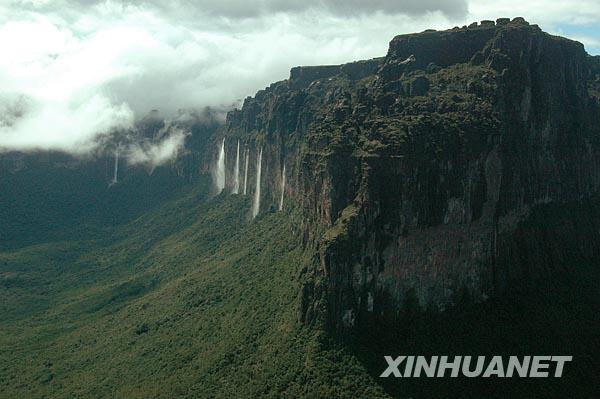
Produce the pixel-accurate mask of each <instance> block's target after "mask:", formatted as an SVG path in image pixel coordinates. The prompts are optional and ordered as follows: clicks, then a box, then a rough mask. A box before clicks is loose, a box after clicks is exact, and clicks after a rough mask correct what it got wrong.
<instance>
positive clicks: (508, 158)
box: [222, 18, 600, 331]
mask: <svg viewBox="0 0 600 399" xmlns="http://www.w3.org/2000/svg"><path fill="white" fill-rule="evenodd" d="M599 76H600V60H599V57H592V56H590V55H588V54H587V53H586V51H585V50H584V48H583V45H582V44H580V43H578V42H575V41H571V40H567V39H564V38H561V37H557V36H552V35H549V34H547V33H544V32H543V31H542V30H541V29H540V28H539V27H538V26H537V25H531V24H529V23H527V22H526V21H525V20H523V19H522V18H515V19H513V20H509V19H506V18H501V19H499V20H498V21H496V22H493V21H483V22H482V23H480V24H472V25H470V26H468V27H463V28H454V29H451V30H447V31H425V32H423V33H418V34H409V35H401V36H397V37H395V38H394V39H393V40H392V41H391V42H390V45H389V51H388V53H387V55H386V56H385V57H382V58H377V59H372V60H368V61H359V62H354V63H350V64H345V65H341V66H323V67H298V68H294V69H292V71H291V76H290V78H289V79H287V80H284V81H281V82H278V83H274V84H272V85H271V86H269V87H268V88H266V89H265V90H261V91H259V92H258V93H257V94H256V96H255V97H253V98H247V99H246V100H245V101H244V104H243V107H242V108H241V110H236V111H233V112H231V113H230V114H229V115H228V117H227V122H226V126H225V128H224V130H223V132H222V133H223V134H224V135H225V136H226V137H231V138H232V139H231V140H228V141H227V143H228V149H227V152H228V153H229V154H233V152H234V151H235V148H234V146H235V145H236V143H237V139H240V140H241V142H242V145H243V146H244V148H245V149H247V150H248V151H247V152H248V153H249V154H250V155H249V156H250V157H251V159H255V157H256V154H257V151H258V149H259V148H261V147H262V148H263V171H262V176H263V177H262V179H263V180H262V187H263V188H262V190H263V200H262V202H261V211H263V212H264V211H267V210H269V209H272V210H274V209H275V208H276V207H277V203H278V198H280V194H281V193H280V187H281V185H280V183H279V182H281V176H280V174H281V171H282V169H283V165H284V163H285V165H286V166H287V173H288V177H287V179H288V183H287V184H286V186H285V189H286V193H285V197H286V199H287V198H289V199H291V200H292V201H295V202H296V203H298V204H299V205H300V206H301V207H302V209H303V212H304V219H303V226H302V230H303V232H304V241H305V244H306V245H307V246H312V247H313V248H314V249H315V257H314V259H315V261H314V264H313V265H312V266H311V267H307V268H306V269H305V270H303V271H302V275H301V276H300V279H301V281H302V288H301V293H300V300H299V302H300V318H301V320H303V321H304V322H306V323H314V322H317V321H323V322H325V323H327V325H328V326H330V327H331V328H333V329H335V330H342V331H343V330H344V329H347V328H352V327H353V326H358V325H360V324H361V323H364V322H367V321H368V320H370V319H371V318H382V319H391V320H395V319H398V318H400V317H402V314H403V312H405V311H407V309H433V310H436V311H443V310H444V309H446V308H447V307H450V306H455V305H457V304H460V303H461V302H462V301H465V300H466V301H470V302H481V301H485V300H486V299H487V298H490V297H492V296H495V295H501V294H503V293H505V292H508V291H510V290H511V289H513V287H517V286H519V285H520V284H521V283H522V282H526V283H527V284H532V285H536V284H541V282H542V281H545V279H552V278H558V277H556V276H558V275H557V274H556V272H557V270H559V271H561V270H562V271H564V270H563V269H565V267H567V263H568V260H569V259H571V260H572V259H579V260H581V261H582V262H585V261H586V259H592V258H594V257H597V256H598V255H599V254H598V251H599V249H598V248H600V237H599V234H600V232H599V228H598V226H599V224H598V212H597V209H598V208H597V207H598V199H597V194H598V188H599V186H600V130H599V129H600V128H599V127H600V111H599V105H598V101H599V97H600V78H599ZM233 138H235V139H233ZM244 153H246V152H244ZM254 164H255V162H253V161H251V162H250V165H251V169H252V165H254ZM230 173H231V172H230ZM254 173H255V171H254V170H250V171H249V175H250V176H252V175H253V174H254ZM249 180H251V178H250V177H249ZM252 181H253V180H252ZM252 190H253V188H252V187H250V188H249V191H252ZM286 201H287V200H286ZM567 272H568V271H567ZM553 276H554V277H553Z"/></svg>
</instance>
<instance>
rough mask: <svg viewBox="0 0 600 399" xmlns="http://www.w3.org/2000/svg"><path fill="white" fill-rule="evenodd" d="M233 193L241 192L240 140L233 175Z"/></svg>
mask: <svg viewBox="0 0 600 399" xmlns="http://www.w3.org/2000/svg"><path fill="white" fill-rule="evenodd" d="M232 193H233V194H239V193H240V141H239V140H238V145H237V152H236V154H235V175H234V177H233V191H232Z"/></svg>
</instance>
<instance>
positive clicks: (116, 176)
mask: <svg viewBox="0 0 600 399" xmlns="http://www.w3.org/2000/svg"><path fill="white" fill-rule="evenodd" d="M118 181H119V146H118V145H117V147H116V148H115V168H114V172H113V178H112V181H111V182H110V184H109V185H108V186H109V187H110V186H113V185H115V184H117V182H118Z"/></svg>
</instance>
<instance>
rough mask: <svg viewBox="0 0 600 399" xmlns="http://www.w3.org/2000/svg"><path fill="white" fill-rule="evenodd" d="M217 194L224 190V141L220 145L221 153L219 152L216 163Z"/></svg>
mask: <svg viewBox="0 0 600 399" xmlns="http://www.w3.org/2000/svg"><path fill="white" fill-rule="evenodd" d="M215 177H216V179H215V180H216V185H217V193H220V192H221V191H223V189H224V188H225V139H223V142H222V143H221V151H219V159H218V161H217V172H216V176H215Z"/></svg>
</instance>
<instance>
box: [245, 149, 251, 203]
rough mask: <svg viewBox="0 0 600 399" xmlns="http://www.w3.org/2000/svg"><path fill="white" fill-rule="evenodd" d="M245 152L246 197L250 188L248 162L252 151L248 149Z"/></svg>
mask: <svg viewBox="0 0 600 399" xmlns="http://www.w3.org/2000/svg"><path fill="white" fill-rule="evenodd" d="M244 152H245V154H246V155H245V156H244V159H245V161H244V162H245V163H246V166H244V195H246V193H247V188H248V161H249V160H250V150H249V149H246V151H244Z"/></svg>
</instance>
